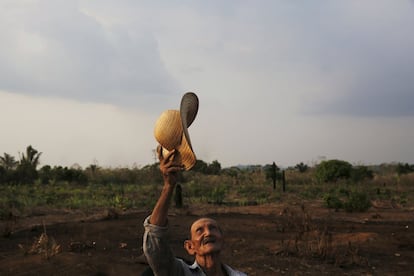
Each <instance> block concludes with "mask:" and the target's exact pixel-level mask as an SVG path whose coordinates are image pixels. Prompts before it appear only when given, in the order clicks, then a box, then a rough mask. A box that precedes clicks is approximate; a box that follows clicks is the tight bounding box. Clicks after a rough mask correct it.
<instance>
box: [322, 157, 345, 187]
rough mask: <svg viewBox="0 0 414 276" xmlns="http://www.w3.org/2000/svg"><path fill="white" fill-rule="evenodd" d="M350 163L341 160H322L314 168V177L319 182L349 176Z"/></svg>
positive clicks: (332, 180) (333, 180)
mask: <svg viewBox="0 0 414 276" xmlns="http://www.w3.org/2000/svg"><path fill="white" fill-rule="evenodd" d="M351 171H352V165H351V164H350V163H348V162H346V161H343V160H336V159H333V160H327V161H322V162H321V163H320V164H319V165H318V166H317V167H316V170H315V176H316V179H317V180H318V181H320V182H335V181H338V180H339V179H348V178H349V177H350V176H351Z"/></svg>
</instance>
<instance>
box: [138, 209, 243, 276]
mask: <svg viewBox="0 0 414 276" xmlns="http://www.w3.org/2000/svg"><path fill="white" fill-rule="evenodd" d="M149 218H150V217H147V218H146V219H145V221H144V228H145V233H144V241H143V249H144V254H145V256H146V258H147V261H148V263H149V265H150V266H151V268H152V270H153V272H154V275H159V276H164V275H165V276H166V275H170V276H187V275H188V276H198V275H200V276H205V273H204V271H203V270H202V269H201V267H200V266H199V265H198V264H197V262H194V264H192V265H188V264H187V263H185V262H184V261H183V260H181V259H178V258H175V256H174V254H173V252H172V250H171V248H170V246H169V243H168V239H167V232H168V226H166V227H161V226H158V225H154V224H150V223H149ZM224 269H225V270H226V272H227V275H229V276H246V274H245V273H243V272H240V271H237V270H234V269H232V268H231V267H229V266H228V265H224Z"/></svg>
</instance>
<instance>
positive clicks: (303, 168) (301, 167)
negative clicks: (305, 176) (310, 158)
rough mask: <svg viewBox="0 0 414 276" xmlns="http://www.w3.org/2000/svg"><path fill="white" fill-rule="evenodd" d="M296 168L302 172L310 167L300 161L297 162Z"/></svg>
mask: <svg viewBox="0 0 414 276" xmlns="http://www.w3.org/2000/svg"><path fill="white" fill-rule="evenodd" d="M295 169H297V170H298V171H299V172H300V173H304V172H306V171H307V170H308V169H309V167H308V165H306V164H304V163H303V162H300V163H299V164H296V166H295Z"/></svg>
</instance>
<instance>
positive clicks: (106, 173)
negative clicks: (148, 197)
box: [0, 145, 221, 184]
mask: <svg viewBox="0 0 414 276" xmlns="http://www.w3.org/2000/svg"><path fill="white" fill-rule="evenodd" d="M41 155H42V152H39V151H38V150H36V149H35V148H33V147H32V146H31V145H29V146H28V147H27V148H26V150H25V152H23V153H21V154H19V157H18V159H16V158H15V157H14V156H12V155H11V154H8V153H4V154H3V156H0V184H33V183H35V182H39V183H42V184H51V183H58V182H62V181H63V182H69V183H76V184H87V183H101V184H107V183H121V184H122V183H130V184H134V183H136V184H139V183H143V182H149V181H154V180H158V181H161V178H160V173H159V169H158V163H154V164H150V165H147V166H144V167H142V168H138V167H134V168H110V169H108V168H102V167H100V166H98V165H97V164H91V165H89V166H88V167H86V168H85V169H83V168H82V167H81V166H79V165H73V166H71V167H66V166H65V167H63V166H53V167H52V166H50V165H44V166H42V167H40V168H39V165H40V157H41ZM192 171H194V172H199V173H203V174H207V175H217V174H220V171H221V164H220V163H219V162H218V161H217V160H215V161H213V162H212V163H210V164H209V163H206V162H204V161H202V160H197V162H196V164H195V166H194V167H193V169H192Z"/></svg>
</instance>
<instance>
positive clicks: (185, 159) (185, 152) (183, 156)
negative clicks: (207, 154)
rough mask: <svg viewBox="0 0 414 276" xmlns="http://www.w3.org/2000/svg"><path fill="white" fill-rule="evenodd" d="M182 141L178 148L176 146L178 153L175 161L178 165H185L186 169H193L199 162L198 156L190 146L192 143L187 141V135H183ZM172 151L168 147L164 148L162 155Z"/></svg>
mask: <svg viewBox="0 0 414 276" xmlns="http://www.w3.org/2000/svg"><path fill="white" fill-rule="evenodd" d="M182 137H183V139H182V143H181V145H180V146H178V148H176V153H175V157H174V163H175V164H177V165H183V166H184V169H185V170H186V171H188V170H191V169H192V168H193V167H194V165H195V164H196V162H197V158H196V156H195V154H194V152H193V150H192V149H191V148H190V145H189V144H188V142H187V139H186V138H185V136H184V135H183V136H182ZM169 152H170V151H169V150H167V149H166V148H164V147H163V148H162V155H163V156H166V155H167V154H168V153H169Z"/></svg>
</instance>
